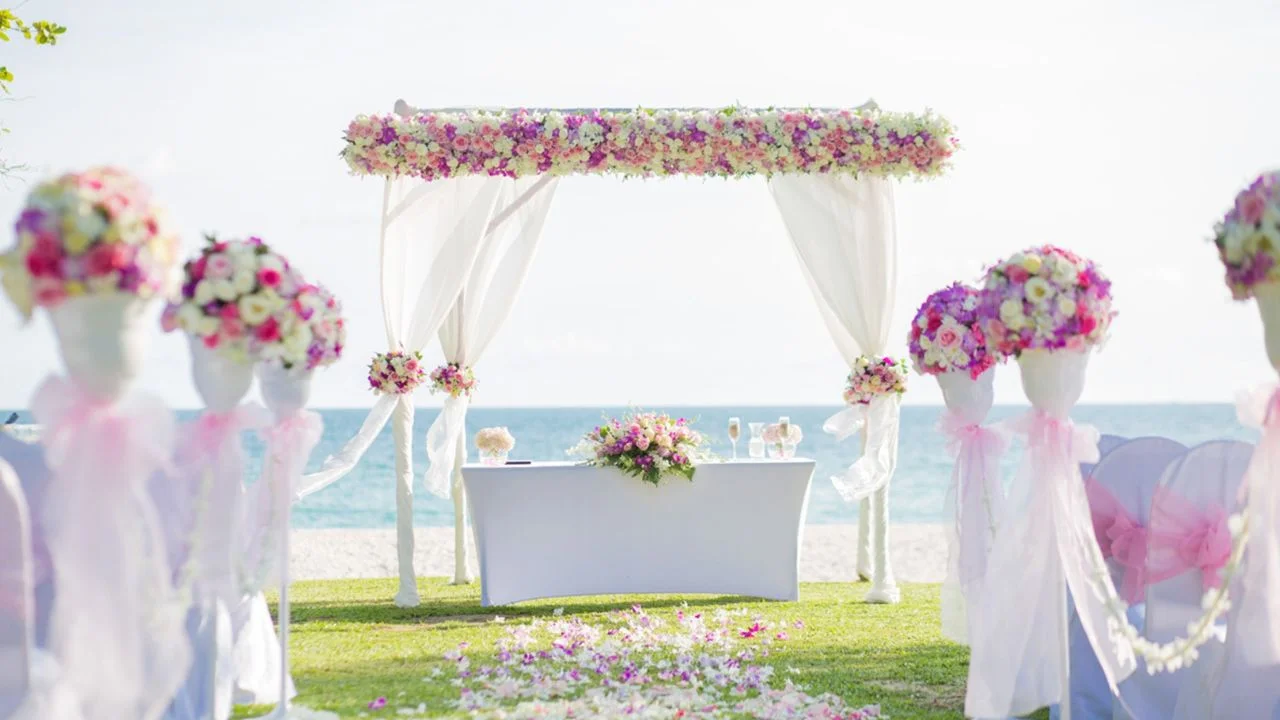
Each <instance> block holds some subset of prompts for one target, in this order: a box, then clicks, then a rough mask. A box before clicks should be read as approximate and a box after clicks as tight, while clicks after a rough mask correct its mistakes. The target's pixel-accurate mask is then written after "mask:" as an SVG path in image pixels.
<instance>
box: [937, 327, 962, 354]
mask: <svg viewBox="0 0 1280 720" xmlns="http://www.w3.org/2000/svg"><path fill="white" fill-rule="evenodd" d="M937 339H938V344H939V345H941V346H942V347H944V348H947V349H948V350H950V349H951V348H953V347H955V346H956V345H958V344H959V343H960V335H959V334H958V333H956V331H955V328H949V327H946V328H943V329H942V330H941V331H940V332H938V338H937Z"/></svg>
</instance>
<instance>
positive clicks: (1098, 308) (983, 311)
mask: <svg viewBox="0 0 1280 720" xmlns="http://www.w3.org/2000/svg"><path fill="white" fill-rule="evenodd" d="M978 314H979V316H980V317H981V318H982V326H983V329H984V331H985V332H986V334H987V342H988V343H989V344H990V346H991V347H993V348H995V349H996V350H997V351H998V352H999V353H1000V354H1001V355H1003V356H1005V357H1017V356H1018V355H1020V354H1022V352H1023V351H1025V350H1062V349H1066V350H1076V351H1079V350H1084V349H1086V348H1089V347H1092V346H1095V345H1100V344H1102V343H1103V342H1104V341H1105V340H1106V337H1107V331H1108V330H1109V329H1110V328H1111V320H1112V318H1114V317H1115V315H1116V314H1115V312H1114V311H1112V309H1111V281H1110V280H1108V279H1107V276H1106V275H1104V274H1103V273H1102V271H1101V270H1100V269H1099V268H1098V266H1097V265H1095V264H1094V263H1093V261H1092V260H1089V259H1087V258H1082V257H1080V256H1079V255H1076V254H1075V253H1073V252H1071V251H1070V250H1064V249H1062V248H1059V247H1055V246H1053V245H1044V246H1042V247H1037V248H1031V249H1028V250H1024V251H1023V252H1020V253H1017V254H1016V255H1013V256H1012V257H1010V258H1009V259H1007V260H1002V261H1000V262H998V263H996V264H995V265H994V266H992V267H991V268H990V269H989V270H988V271H987V277H986V283H985V286H984V289H983V293H982V300H981V302H980V303H979V306H978Z"/></svg>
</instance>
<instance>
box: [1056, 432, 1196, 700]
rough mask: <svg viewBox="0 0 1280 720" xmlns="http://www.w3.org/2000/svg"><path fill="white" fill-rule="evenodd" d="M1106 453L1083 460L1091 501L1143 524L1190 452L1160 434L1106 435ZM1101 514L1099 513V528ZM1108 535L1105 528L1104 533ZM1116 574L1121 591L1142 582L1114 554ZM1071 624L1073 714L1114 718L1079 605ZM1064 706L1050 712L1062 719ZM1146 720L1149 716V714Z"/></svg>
mask: <svg viewBox="0 0 1280 720" xmlns="http://www.w3.org/2000/svg"><path fill="white" fill-rule="evenodd" d="M1098 445H1099V450H1100V451H1101V453H1102V458H1101V459H1100V460H1099V461H1098V462H1097V464H1096V465H1093V466H1091V467H1090V466H1086V465H1082V466H1081V470H1082V471H1084V470H1086V469H1087V470H1088V472H1087V473H1083V472H1082V474H1084V477H1085V481H1086V483H1087V484H1088V486H1089V488H1090V506H1091V509H1092V510H1093V511H1094V512H1095V513H1099V512H1100V511H1101V508H1098V507H1095V503H1098V502H1101V501H1102V499H1105V501H1106V502H1107V503H1108V504H1109V505H1111V506H1112V507H1110V508H1108V510H1109V511H1110V512H1112V513H1115V512H1119V513H1121V514H1122V515H1123V516H1126V517H1127V518H1129V519H1131V520H1132V521H1133V522H1134V524H1136V525H1137V526H1139V527H1140V528H1145V527H1146V525H1147V523H1148V521H1149V512H1150V507H1151V498H1152V496H1153V495H1154V493H1155V488H1156V486H1157V485H1158V484H1159V482H1160V478H1161V476H1162V474H1163V473H1164V471H1165V469H1166V468H1167V467H1168V466H1169V464H1170V463H1172V462H1174V461H1175V460H1176V459H1177V458H1178V457H1179V456H1181V455H1182V454H1183V453H1185V452H1186V450H1187V449H1186V446H1184V445H1182V444H1181V443H1178V442H1175V441H1173V440H1169V439H1167V438H1159V437H1143V438H1134V439H1131V440H1126V439H1124V438H1118V437H1115V436H1108V435H1104V436H1103V437H1102V440H1101V441H1100V442H1099V444H1098ZM1099 519H1100V518H1099V516H1098V515H1096V514H1095V530H1097V529H1099ZM1102 534H1105V531H1104V532H1103V533H1102ZM1109 544H1110V541H1109V538H1107V537H1100V538H1099V545H1101V546H1102V547H1103V550H1104V554H1107V553H1106V551H1107V550H1108V546H1109ZM1108 566H1109V567H1110V569H1111V579H1112V581H1113V582H1114V583H1115V585H1116V588H1117V590H1119V589H1121V588H1124V587H1125V581H1126V580H1129V581H1130V582H1135V581H1136V582H1141V581H1142V578H1141V577H1139V578H1136V579H1134V578H1127V577H1126V576H1127V574H1128V573H1129V572H1131V571H1132V569H1131V568H1130V567H1128V566H1126V565H1125V564H1123V563H1121V562H1119V561H1118V560H1117V559H1116V558H1114V557H1112V558H1110V559H1109V560H1108ZM1143 611H1144V608H1143V607H1142V605H1141V604H1134V605H1132V606H1131V607H1130V608H1129V621H1130V622H1132V623H1134V624H1136V625H1139V626H1141V624H1142V621H1143ZM1069 623H1070V624H1069V627H1068V644H1069V647H1070V650H1069V652H1070V654H1071V661H1070V672H1071V688H1070V693H1071V717H1072V720H1079V719H1081V718H1090V719H1093V718H1106V719H1108V720H1109V719H1110V718H1111V717H1112V715H1113V712H1114V697H1113V696H1112V694H1111V689H1110V688H1109V687H1108V686H1107V681H1106V676H1104V675H1103V674H1102V667H1101V666H1100V665H1099V664H1098V660H1097V658H1096V657H1095V655H1094V652H1093V647H1092V646H1091V645H1090V644H1089V639H1088V637H1087V636H1086V635H1085V632H1084V626H1083V625H1082V624H1081V623H1080V619H1079V617H1077V616H1076V614H1075V609H1074V604H1073V606H1072V609H1071V617H1070V620H1069ZM1058 716H1059V714H1058V708H1056V707H1054V708H1052V709H1051V711H1050V717H1051V718H1055V719H1056V718H1057V717H1058ZM1144 720H1145V718H1144Z"/></svg>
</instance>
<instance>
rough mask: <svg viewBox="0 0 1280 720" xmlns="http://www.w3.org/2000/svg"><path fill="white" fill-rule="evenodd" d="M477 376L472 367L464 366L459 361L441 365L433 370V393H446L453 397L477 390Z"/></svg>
mask: <svg viewBox="0 0 1280 720" xmlns="http://www.w3.org/2000/svg"><path fill="white" fill-rule="evenodd" d="M475 388H476V376H475V374H474V373H472V372H471V368H469V367H462V366H461V365H459V364H458V363H448V364H446V365H441V366H440V367H438V368H436V369H435V370H432V371H431V393H432V394H433V395H434V394H435V393H444V394H446V395H452V396H453V397H462V396H463V395H470V394H471V393H473V392H475Z"/></svg>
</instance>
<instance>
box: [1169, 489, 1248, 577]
mask: <svg viewBox="0 0 1280 720" xmlns="http://www.w3.org/2000/svg"><path fill="white" fill-rule="evenodd" d="M1230 557H1231V532H1230V530H1228V529H1227V512H1226V511H1225V510H1223V509H1222V508H1221V507H1219V506H1217V505H1213V504H1210V505H1209V506H1208V507H1206V508H1204V509H1203V510H1201V509H1200V508H1198V507H1196V505H1195V504H1194V503H1192V502H1191V501H1189V500H1187V499H1186V498H1184V497H1182V496H1181V495H1178V494H1177V493H1175V492H1174V491H1172V490H1170V489H1168V488H1165V487H1159V488H1156V493H1155V497H1154V498H1152V501H1151V563H1150V565H1151V567H1150V572H1151V579H1150V582H1153V583H1156V582H1161V581H1164V580H1168V579H1169V578H1172V577H1176V576H1178V575H1181V574H1182V573H1184V572H1186V571H1188V570H1199V571H1200V578H1201V582H1202V584H1203V587H1204V588H1205V589H1206V590H1207V589H1209V588H1214V587H1218V586H1220V585H1221V584H1222V568H1223V567H1225V566H1226V564H1227V560H1228V559H1230Z"/></svg>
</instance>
